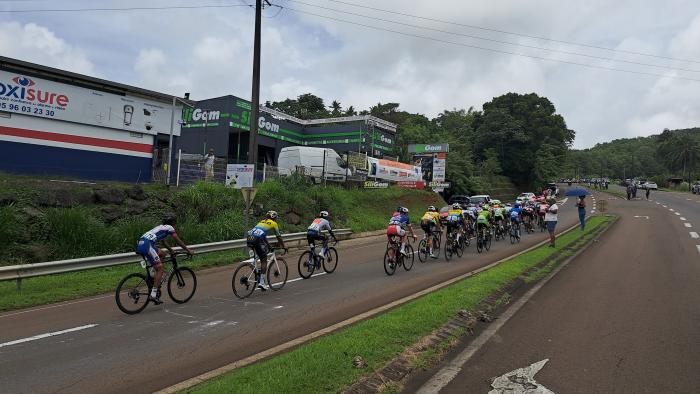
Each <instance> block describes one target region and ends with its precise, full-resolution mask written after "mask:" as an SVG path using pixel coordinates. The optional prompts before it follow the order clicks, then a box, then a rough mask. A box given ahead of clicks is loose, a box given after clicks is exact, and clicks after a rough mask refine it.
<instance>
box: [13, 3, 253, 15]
mask: <svg viewBox="0 0 700 394" xmlns="http://www.w3.org/2000/svg"><path fill="white" fill-rule="evenodd" d="M233 7H246V6H245V5H243V4H227V5H224V4H205V5H192V6H187V5H182V6H163V7H125V8H56V9H34V10H0V14H21V13H24V14H27V13H41V12H91V11H153V10H192V9H200V8H233Z"/></svg>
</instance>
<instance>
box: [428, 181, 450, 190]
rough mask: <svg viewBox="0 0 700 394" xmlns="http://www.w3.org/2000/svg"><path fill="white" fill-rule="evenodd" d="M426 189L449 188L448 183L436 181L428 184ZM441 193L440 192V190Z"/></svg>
mask: <svg viewBox="0 0 700 394" xmlns="http://www.w3.org/2000/svg"><path fill="white" fill-rule="evenodd" d="M428 187H430V188H432V189H443V190H444V189H447V188H449V187H450V182H438V181H432V182H430V183H428ZM441 191H442V190H441Z"/></svg>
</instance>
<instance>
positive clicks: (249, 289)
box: [231, 263, 258, 299]
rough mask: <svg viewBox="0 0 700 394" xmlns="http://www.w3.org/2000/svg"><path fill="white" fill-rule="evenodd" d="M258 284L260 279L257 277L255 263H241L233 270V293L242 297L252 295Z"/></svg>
mask: <svg viewBox="0 0 700 394" xmlns="http://www.w3.org/2000/svg"><path fill="white" fill-rule="evenodd" d="M257 284H258V281H257V279H256V278H255V266H253V264H248V263H243V264H241V265H240V266H238V268H236V270H235V271H234V272H233V277H231V288H232V289H233V294H235V295H236V297H238V298H241V299H243V298H246V297H248V296H249V295H251V294H252V293H253V290H255V286H256V285H257Z"/></svg>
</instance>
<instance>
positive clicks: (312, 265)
mask: <svg viewBox="0 0 700 394" xmlns="http://www.w3.org/2000/svg"><path fill="white" fill-rule="evenodd" d="M312 257H313V259H312ZM316 259H318V256H316V255H315V254H313V255H312V254H311V252H310V251H308V250H307V251H306V252H304V253H302V254H301V256H299V263H298V264H297V267H298V268H299V276H301V277H302V278H304V279H309V278H310V277H311V275H313V274H314V270H315V269H316Z"/></svg>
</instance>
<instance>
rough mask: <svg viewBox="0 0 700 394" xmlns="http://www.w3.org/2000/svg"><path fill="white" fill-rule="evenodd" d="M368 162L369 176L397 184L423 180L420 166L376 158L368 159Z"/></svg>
mask: <svg viewBox="0 0 700 394" xmlns="http://www.w3.org/2000/svg"><path fill="white" fill-rule="evenodd" d="M367 162H368V163H369V174H367V176H370V177H374V178H379V179H386V180H388V181H395V182H398V181H420V180H421V175H422V174H421V168H420V166H414V165H412V164H406V163H400V162H398V161H391V160H384V159H375V158H374V157H368V158H367Z"/></svg>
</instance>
